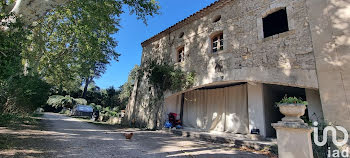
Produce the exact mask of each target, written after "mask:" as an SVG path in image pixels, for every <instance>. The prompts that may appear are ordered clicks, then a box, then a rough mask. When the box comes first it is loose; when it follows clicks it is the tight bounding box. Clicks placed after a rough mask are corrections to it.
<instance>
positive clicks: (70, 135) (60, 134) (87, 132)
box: [0, 113, 265, 158]
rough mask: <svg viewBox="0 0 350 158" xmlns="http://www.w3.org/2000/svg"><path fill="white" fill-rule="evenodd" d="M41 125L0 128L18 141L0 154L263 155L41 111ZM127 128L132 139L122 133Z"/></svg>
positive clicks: (96, 156)
mask: <svg viewBox="0 0 350 158" xmlns="http://www.w3.org/2000/svg"><path fill="white" fill-rule="evenodd" d="M42 124H43V125H44V128H43V129H44V130H22V131H12V130H8V129H0V134H1V133H6V134H11V135H15V136H16V137H17V138H16V139H17V140H20V146H19V147H18V148H16V149H14V150H8V151H0V157H78V158H79V157H81V158H90V157H91V158H103V157H237V158H263V157H265V156H263V155H259V154H256V153H250V152H242V151H238V150H233V149H231V148H228V147H225V146H221V145H218V144H212V143H208V142H204V141H199V140H194V139H190V138H184V137H177V136H174V135H172V134H168V133H167V132H164V131H139V130H136V129H111V128H106V127H103V126H98V125H95V124H91V123H87V122H84V121H82V120H79V119H74V118H70V117H66V116H63V115H59V114H54V113H45V114H44V116H43V120H42ZM129 131H133V132H134V136H133V138H132V140H126V139H125V138H124V136H123V133H125V132H129Z"/></svg>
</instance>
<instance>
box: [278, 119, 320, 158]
mask: <svg viewBox="0 0 350 158" xmlns="http://www.w3.org/2000/svg"><path fill="white" fill-rule="evenodd" d="M272 126H273V127H274V128H275V129H276V131H277V144H278V156H279V158H313V152H312V141H311V132H312V128H311V127H309V126H307V124H305V123H303V122H286V121H280V122H278V123H273V124H272Z"/></svg>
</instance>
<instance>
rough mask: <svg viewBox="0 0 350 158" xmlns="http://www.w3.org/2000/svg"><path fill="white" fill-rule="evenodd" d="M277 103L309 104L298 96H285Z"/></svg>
mask: <svg viewBox="0 0 350 158" xmlns="http://www.w3.org/2000/svg"><path fill="white" fill-rule="evenodd" d="M276 104H277V105H279V104H303V105H307V102H306V101H303V100H302V99H301V98H297V97H287V95H286V96H284V97H283V99H282V100H281V101H279V102H277V103H276Z"/></svg>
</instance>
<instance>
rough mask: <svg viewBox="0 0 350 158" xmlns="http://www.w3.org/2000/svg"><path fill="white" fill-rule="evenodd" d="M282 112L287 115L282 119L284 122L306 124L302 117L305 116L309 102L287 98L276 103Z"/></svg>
mask: <svg viewBox="0 0 350 158" xmlns="http://www.w3.org/2000/svg"><path fill="white" fill-rule="evenodd" d="M276 104H277V106H278V107H279V110H280V112H281V113H282V114H283V115H285V117H284V118H282V121H284V122H302V123H303V122H304V121H303V120H302V119H300V116H303V115H304V114H305V109H306V105H307V102H306V101H303V100H302V99H301V98H297V97H287V96H285V97H284V98H283V99H282V100H281V101H280V102H278V103H276Z"/></svg>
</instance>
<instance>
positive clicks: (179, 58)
mask: <svg viewBox="0 0 350 158" xmlns="http://www.w3.org/2000/svg"><path fill="white" fill-rule="evenodd" d="M180 51H181V52H180ZM180 53H181V54H182V59H181V57H180V55H181V54H180ZM185 54H186V53H185V45H181V46H178V47H177V48H176V57H175V59H176V63H183V62H184V61H185Z"/></svg>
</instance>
